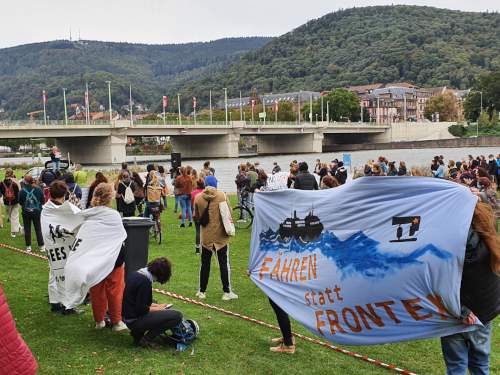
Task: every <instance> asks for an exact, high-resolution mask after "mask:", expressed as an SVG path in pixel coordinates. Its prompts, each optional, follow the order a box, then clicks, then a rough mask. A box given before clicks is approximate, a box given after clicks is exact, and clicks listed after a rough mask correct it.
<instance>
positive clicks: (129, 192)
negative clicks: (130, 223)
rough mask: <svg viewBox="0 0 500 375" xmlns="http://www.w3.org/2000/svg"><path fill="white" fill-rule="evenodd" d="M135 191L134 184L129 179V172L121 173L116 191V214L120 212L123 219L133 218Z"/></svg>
mask: <svg viewBox="0 0 500 375" xmlns="http://www.w3.org/2000/svg"><path fill="white" fill-rule="evenodd" d="M135 190H136V186H135V182H134V181H132V179H131V178H130V174H129V172H128V171H124V172H122V177H121V179H120V181H119V182H118V188H117V189H116V197H117V199H118V207H117V209H118V212H121V213H122V215H123V217H132V216H135V208H136V204H135V196H134V193H135Z"/></svg>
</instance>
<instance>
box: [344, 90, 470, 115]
mask: <svg viewBox="0 0 500 375" xmlns="http://www.w3.org/2000/svg"><path fill="white" fill-rule="evenodd" d="M347 89H348V90H349V91H352V92H355V93H356V94H357V95H358V97H359V99H360V102H361V104H362V105H363V107H365V108H366V109H367V111H368V113H369V115H370V120H371V121H378V122H382V123H391V122H399V121H405V120H406V121H419V122H421V121H426V120H427V119H426V118H425V108H426V105H427V101H428V100H429V98H431V97H433V96H436V95H441V94H444V93H452V94H453V95H454V96H455V98H456V101H457V111H458V113H457V118H458V120H463V118H464V115H463V102H464V100H465V98H466V96H467V94H468V93H469V92H470V90H455V89H451V88H448V87H446V86H444V87H429V88H419V87H418V86H416V85H414V84H412V83H408V82H398V83H390V84H382V83H376V84H371V85H362V86H349V87H347Z"/></svg>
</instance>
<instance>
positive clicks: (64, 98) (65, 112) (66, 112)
mask: <svg viewBox="0 0 500 375" xmlns="http://www.w3.org/2000/svg"><path fill="white" fill-rule="evenodd" d="M62 90H63V100H64V124H65V125H68V107H67V105H66V88H64V87H63V89H62Z"/></svg>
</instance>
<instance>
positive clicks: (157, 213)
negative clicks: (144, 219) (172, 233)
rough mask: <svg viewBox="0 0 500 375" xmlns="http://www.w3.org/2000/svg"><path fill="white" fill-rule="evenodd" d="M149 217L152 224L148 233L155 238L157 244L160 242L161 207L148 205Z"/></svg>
mask: <svg viewBox="0 0 500 375" xmlns="http://www.w3.org/2000/svg"><path fill="white" fill-rule="evenodd" d="M149 212H150V217H151V219H152V220H153V223H154V225H153V226H152V227H151V228H150V234H151V236H152V237H153V238H154V239H155V241H156V243H157V244H158V245H160V244H161V222H160V217H161V207H159V206H158V207H155V206H153V207H149Z"/></svg>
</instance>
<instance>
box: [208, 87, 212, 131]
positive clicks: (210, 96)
mask: <svg viewBox="0 0 500 375" xmlns="http://www.w3.org/2000/svg"><path fill="white" fill-rule="evenodd" d="M208 101H209V106H210V125H212V90H210V93H209V99H208Z"/></svg>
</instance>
